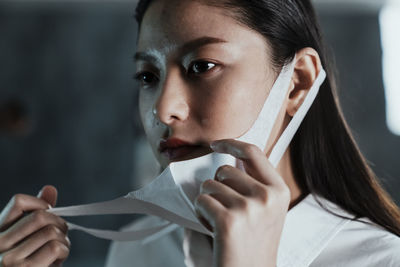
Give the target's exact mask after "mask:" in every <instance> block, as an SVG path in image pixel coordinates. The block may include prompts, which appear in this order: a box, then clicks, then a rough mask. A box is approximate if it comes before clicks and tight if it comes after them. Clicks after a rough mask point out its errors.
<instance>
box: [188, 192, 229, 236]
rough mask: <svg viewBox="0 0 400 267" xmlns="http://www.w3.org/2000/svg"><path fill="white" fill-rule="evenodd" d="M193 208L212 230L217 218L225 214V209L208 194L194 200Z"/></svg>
mask: <svg viewBox="0 0 400 267" xmlns="http://www.w3.org/2000/svg"><path fill="white" fill-rule="evenodd" d="M195 208H196V211H197V213H198V214H200V215H201V217H203V218H204V219H205V220H206V221H207V223H208V224H209V225H210V226H211V228H212V230H214V229H215V228H216V222H217V221H218V218H219V216H222V215H223V214H225V212H226V208H225V207H224V206H223V205H222V204H221V202H219V201H218V200H216V199H215V198H213V197H212V196H210V195H208V194H200V195H199V196H198V197H197V198H196V201H195Z"/></svg>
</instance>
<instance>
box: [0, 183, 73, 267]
mask: <svg viewBox="0 0 400 267" xmlns="http://www.w3.org/2000/svg"><path fill="white" fill-rule="evenodd" d="M56 200H57V190H56V189H55V188H54V187H52V186H45V187H44V188H43V189H42V191H41V192H40V193H39V195H38V196H37V197H33V196H29V195H22V194H17V195H15V196H14V197H13V198H12V199H11V200H10V202H9V203H8V204H7V206H6V207H5V208H4V209H3V210H2V212H1V214H0V266H2V267H7V266H60V265H61V264H62V262H63V261H65V259H66V258H67V257H68V254H69V248H70V244H71V243H70V241H69V239H68V237H67V231H68V227H67V224H66V222H65V221H64V220H63V219H61V218H60V217H58V216H55V215H53V214H51V213H49V212H46V210H47V209H49V208H50V207H51V206H54V205H55V204H56Z"/></svg>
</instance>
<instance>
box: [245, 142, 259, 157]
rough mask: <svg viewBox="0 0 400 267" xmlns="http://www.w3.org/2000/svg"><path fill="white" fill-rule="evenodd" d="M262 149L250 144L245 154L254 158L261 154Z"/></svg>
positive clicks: (246, 147)
mask: <svg viewBox="0 0 400 267" xmlns="http://www.w3.org/2000/svg"><path fill="white" fill-rule="evenodd" d="M260 151H261V150H260V149H259V148H258V147H257V146H256V145H252V144H248V145H246V146H245V147H244V149H243V152H244V153H245V154H246V155H248V156H250V157H254V156H256V155H258V154H259V153H260Z"/></svg>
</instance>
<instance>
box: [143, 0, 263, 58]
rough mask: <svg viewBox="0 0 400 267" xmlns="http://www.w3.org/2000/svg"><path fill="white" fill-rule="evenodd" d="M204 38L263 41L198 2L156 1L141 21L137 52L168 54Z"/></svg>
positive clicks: (224, 14) (219, 11)
mask: <svg viewBox="0 0 400 267" xmlns="http://www.w3.org/2000/svg"><path fill="white" fill-rule="evenodd" d="M204 36H207V37H213V38H219V39H223V40H226V41H227V42H237V41H242V42H243V40H247V41H248V42H251V41H255V40H256V39H258V41H259V39H260V38H262V36H261V35H259V34H258V33H256V32H254V31H253V30H251V29H249V28H248V27H246V26H244V25H241V24H240V23H239V22H238V21H237V20H236V19H235V18H233V17H232V16H231V13H230V12H229V11H228V10H226V9H223V8H219V7H214V6H209V5H206V3H205V2H204V1H197V0H155V1H153V2H152V3H151V5H150V6H149V8H148V9H147V11H146V13H145V16H144V18H143V21H142V25H141V30H140V35H139V40H138V50H153V51H155V50H158V51H161V50H163V51H165V52H168V51H169V50H174V48H176V47H179V46H181V45H182V44H184V43H187V42H189V41H191V40H194V39H196V38H202V37H204Z"/></svg>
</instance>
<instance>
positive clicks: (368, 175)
mask: <svg viewBox="0 0 400 267" xmlns="http://www.w3.org/2000/svg"><path fill="white" fill-rule="evenodd" d="M198 1H204V2H205V3H206V4H208V5H212V6H216V7H221V8H225V9H226V10H227V12H230V13H231V15H232V16H233V17H235V18H236V19H237V20H238V21H239V22H240V23H242V24H243V25H245V26H247V27H249V28H251V29H253V30H255V31H257V32H259V33H260V34H262V35H263V36H264V37H265V39H266V41H267V42H268V43H269V45H270V46H271V48H272V51H273V65H274V66H275V67H276V68H277V69H279V68H281V67H282V66H283V65H284V64H286V63H288V62H290V61H291V60H292V59H293V58H294V56H295V54H296V52H298V51H299V50H300V49H302V48H305V47H311V48H314V49H315V50H316V51H317V52H318V54H319V55H320V57H321V61H322V65H323V66H324V69H325V70H326V72H327V80H326V81H325V82H324V84H323V85H322V86H321V89H320V92H319V94H318V96H317V98H316V100H315V102H314V103H313V105H312V107H311V109H310V111H309V112H308V114H307V116H306V117H305V119H304V121H303V123H302V125H301V126H300V128H299V130H298V132H297V133H296V135H295V137H294V139H293V141H292V142H291V145H290V154H291V157H292V159H295V160H293V161H292V162H293V166H292V167H293V170H294V173H295V177H296V181H297V183H298V184H299V186H300V187H301V189H302V190H303V192H305V193H308V192H310V193H312V194H316V195H319V196H322V197H324V198H325V199H327V200H329V201H331V202H334V203H336V204H338V205H339V206H340V207H342V208H343V209H344V210H346V211H348V212H350V213H351V214H354V215H355V219H358V218H362V217H367V218H369V219H370V220H371V221H372V222H374V223H376V224H378V225H380V226H382V227H383V228H385V229H387V230H388V231H390V232H392V233H393V234H395V235H397V236H400V210H399V208H398V207H397V206H396V204H395V203H394V201H393V200H392V199H391V197H390V196H389V194H388V193H387V192H386V191H385V190H384V189H383V188H382V186H381V185H380V183H379V181H378V179H377V177H376V176H375V174H374V172H373V171H372V170H371V168H370V167H369V166H368V164H367V162H366V160H365V158H364V156H363V155H362V154H361V152H360V150H359V148H358V146H357V144H356V143H355V141H354V138H353V136H352V134H351V132H350V130H349V127H348V125H347V124H346V121H345V119H344V117H343V114H342V111H341V109H340V105H339V101H338V96H337V88H336V81H335V75H334V66H333V64H332V59H331V58H330V57H329V55H328V51H327V49H326V46H325V44H324V42H323V38H322V35H321V30H320V26H319V23H318V20H317V17H316V14H315V10H314V8H313V6H312V4H311V2H310V0H284V1H282V0H198ZM151 2H152V0H141V1H140V2H139V4H138V7H137V9H136V19H137V21H138V24H139V29H140V25H141V22H142V20H143V16H144V13H145V11H146V10H147V8H148V6H149V5H150V3H151Z"/></svg>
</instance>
